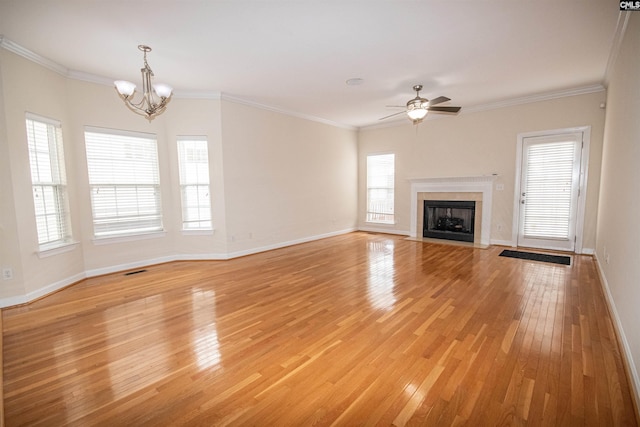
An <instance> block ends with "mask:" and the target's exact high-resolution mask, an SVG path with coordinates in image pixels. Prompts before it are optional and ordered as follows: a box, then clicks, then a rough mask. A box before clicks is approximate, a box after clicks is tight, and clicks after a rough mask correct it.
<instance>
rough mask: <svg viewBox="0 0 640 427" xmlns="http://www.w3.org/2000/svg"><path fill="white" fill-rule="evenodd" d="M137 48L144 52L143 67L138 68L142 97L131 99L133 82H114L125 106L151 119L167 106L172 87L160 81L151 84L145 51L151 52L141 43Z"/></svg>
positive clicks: (151, 75) (150, 74)
mask: <svg viewBox="0 0 640 427" xmlns="http://www.w3.org/2000/svg"><path fill="white" fill-rule="evenodd" d="M138 49H140V50H141V51H142V52H144V68H141V69H140V71H141V72H142V99H140V101H134V100H133V94H134V92H135V91H136V85H135V84H133V83H131V82H128V81H125V80H116V81H115V82H114V84H115V85H116V90H117V91H118V94H119V95H120V98H122V100H123V101H124V103H125V104H126V105H127V107H129V109H130V110H131V111H133V112H134V113H136V114H140V115H142V116H145V117H146V118H147V119H148V120H149V121H151V120H153V119H154V118H155V117H156V116H157V115H159V114H162V112H164V110H165V109H166V108H167V103H168V102H169V100H170V99H171V92H172V91H173V89H172V88H171V86H169V85H166V84H162V83H156V84H153V85H152V84H151V78H152V77H153V71H152V70H151V67H149V64H148V63H147V52H151V48H150V47H149V46H145V45H142V44H141V45H139V46H138Z"/></svg>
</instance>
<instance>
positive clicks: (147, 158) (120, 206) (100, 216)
mask: <svg viewBox="0 0 640 427" xmlns="http://www.w3.org/2000/svg"><path fill="white" fill-rule="evenodd" d="M84 137H85V151H86V159H87V176H88V178H89V189H90V195H91V214H92V223H93V238H94V241H96V242H97V241H101V240H102V241H105V240H110V241H121V240H131V239H138V238H145V237H146V236H148V235H152V234H158V233H164V225H163V215H162V199H161V182H160V164H159V156H158V140H157V137H156V135H155V134H151V133H143V132H134V131H126V130H120V129H109V128H99V127H92V126H85V132H84ZM106 142H108V143H110V145H109V147H110V155H107V154H106V153H104V152H102V151H104V150H103V149H102V148H100V146H99V145H100V143H106ZM118 145H120V147H118ZM114 148H117V149H118V150H114ZM124 165H126V166H128V167H124ZM129 171H132V172H134V173H133V174H132V176H126V173H127V172H129ZM101 174H102V175H101ZM92 175H93V176H92ZM107 175H109V176H111V182H108V180H106V176H107ZM116 176H117V178H115V177H116ZM100 190H102V191H103V193H104V194H103V195H101V196H100V195H99V194H100ZM132 195H135V196H134V197H132ZM109 199H111V201H112V202H114V203H115V206H116V207H115V212H114V211H112V212H110V213H108V206H107V202H108V201H109ZM134 211H135V212H137V214H135V213H133V212H134ZM125 212H126V213H125ZM127 224H128V225H129V226H128V227H127V226H126V225H127ZM145 224H146V225H145Z"/></svg>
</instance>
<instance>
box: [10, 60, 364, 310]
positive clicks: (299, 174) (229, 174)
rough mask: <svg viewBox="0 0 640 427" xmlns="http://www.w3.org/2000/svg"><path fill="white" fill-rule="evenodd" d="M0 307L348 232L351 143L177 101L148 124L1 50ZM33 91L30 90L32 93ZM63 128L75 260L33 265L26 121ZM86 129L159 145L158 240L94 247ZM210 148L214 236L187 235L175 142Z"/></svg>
mask: <svg viewBox="0 0 640 427" xmlns="http://www.w3.org/2000/svg"><path fill="white" fill-rule="evenodd" d="M0 72H1V75H0V94H1V95H2V98H1V100H2V105H1V106H0V120H2V124H3V126H0V168H1V169H2V170H1V171H0V178H2V183H1V185H0V191H1V193H0V195H1V196H2V203H1V207H0V237H1V238H2V239H1V240H0V256H1V258H0V266H1V267H3V268H6V267H10V268H12V269H13V274H14V278H13V279H11V280H0V284H1V285H2V286H0V306H6V305H13V304H18V303H22V302H26V301H29V300H31V299H33V298H36V297H38V296H41V295H44V294H46V293H48V292H51V291H54V290H56V289H58V288H60V287H63V286H66V285H68V284H71V283H73V282H75V281H77V280H79V279H81V278H83V277H86V276H92V275H96V274H102V273H107V272H112V271H120V270H123V269H127V268H132V267H137V266H142V265H148V264H152V263H157V262H163V261H168V260H173V259H220V258H228V257H230V256H236V255H242V254H245V253H252V252H256V251H260V250H264V249H269V248H271V247H278V246H283V245H287V244H291V243H296V242H298V241H305V240H312V239H316V238H320V237H323V236H328V235H332V234H337V233H341V232H345V231H349V230H353V229H354V228H355V221H354V219H355V217H356V210H357V188H356V186H357V154H356V153H357V140H356V138H357V135H356V132H355V131H353V130H346V129H342V128H337V127H333V126H329V125H325V124H319V123H316V122H312V121H309V120H305V119H302V118H296V117H291V116H287V115H284V114H279V113H274V112H271V111H266V110H263V109H260V108H256V107H251V106H246V105H240V104H237V103H234V102H230V101H221V100H220V99H180V98H174V99H173V100H172V101H171V102H170V104H169V107H168V109H167V111H166V112H165V113H164V114H162V115H161V116H159V117H157V118H156V119H155V120H153V121H152V122H148V121H147V120H146V119H144V118H143V117H141V116H138V115H135V114H133V113H132V112H131V111H129V110H128V109H127V108H126V107H125V106H124V105H123V103H122V101H121V100H120V99H119V98H118V96H117V94H116V92H115V90H114V89H113V88H112V87H111V86H109V85H103V84H96V83H90V82H85V81H79V80H75V79H70V78H67V77H65V76H62V75H60V74H59V73H57V72H55V71H52V70H50V69H48V68H45V67H43V66H41V65H38V64H36V63H34V62H31V61H29V60H26V59H24V58H22V57H20V56H18V55H16V54H14V53H11V52H9V51H6V50H0ZM34 82H37V84H34ZM27 111H28V112H31V113H35V114H38V115H41V116H45V117H49V118H52V119H55V120H58V121H60V122H61V123H62V129H63V138H64V147H65V156H66V159H65V160H66V166H67V180H68V190H69V199H70V210H71V218H72V228H73V238H74V239H75V240H76V241H77V242H78V245H77V246H75V247H74V248H73V249H72V250H70V251H68V252H65V253H60V254H55V255H52V256H49V257H44V258H43V257H40V256H38V253H37V252H38V244H37V233H36V228H35V215H34V209H33V200H32V195H31V194H32V191H31V178H30V170H29V156H28V151H27V144H26V140H27V137H26V127H25V122H24V120H25V112H27ZM85 126H93V127H103V128H112V129H123V130H128V131H134V132H146V133H152V134H155V135H156V137H157V141H158V157H159V168H160V183H161V200H162V209H163V225H164V233H163V234H160V235H155V236H154V237H152V238H142V239H137V238H136V239H124V240H123V239H115V240H106V241H105V240H100V241H96V240H94V238H93V226H92V215H91V200H90V197H89V194H90V193H89V182H88V174H87V166H86V156H85V149H84V130H85ZM181 135H204V136H207V139H208V142H209V153H210V160H211V161H210V172H211V187H212V195H213V197H212V201H213V209H212V216H213V223H214V228H215V230H214V232H212V233H202V234H193V233H183V232H182V230H181V228H182V223H181V205H180V191H179V178H178V160H177V148H176V139H177V137H178V136H181Z"/></svg>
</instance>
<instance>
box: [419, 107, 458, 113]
mask: <svg viewBox="0 0 640 427" xmlns="http://www.w3.org/2000/svg"><path fill="white" fill-rule="evenodd" d="M461 108H462V107H427V111H433V112H434V113H457V112H458V111H460V109H461Z"/></svg>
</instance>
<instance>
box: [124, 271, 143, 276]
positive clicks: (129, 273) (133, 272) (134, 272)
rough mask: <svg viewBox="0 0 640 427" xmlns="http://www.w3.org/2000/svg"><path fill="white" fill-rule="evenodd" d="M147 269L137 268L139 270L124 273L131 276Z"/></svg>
mask: <svg viewBox="0 0 640 427" xmlns="http://www.w3.org/2000/svg"><path fill="white" fill-rule="evenodd" d="M145 271H147V270H137V271H130V272H128V273H124V275H125V276H131V275H132V274H138V273H144V272H145Z"/></svg>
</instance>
